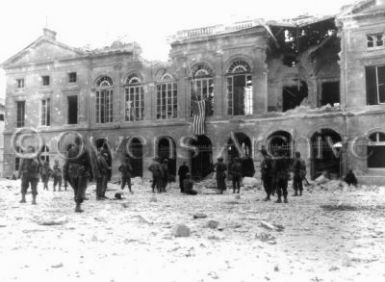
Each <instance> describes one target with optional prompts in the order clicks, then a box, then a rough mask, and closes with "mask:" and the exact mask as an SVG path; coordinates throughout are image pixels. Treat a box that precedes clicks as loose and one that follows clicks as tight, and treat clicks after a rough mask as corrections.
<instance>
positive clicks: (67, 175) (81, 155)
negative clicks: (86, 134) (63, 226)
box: [64, 146, 92, 212]
mask: <svg viewBox="0 0 385 282" xmlns="http://www.w3.org/2000/svg"><path fill="white" fill-rule="evenodd" d="M91 176H92V170H91V162H90V156H89V154H88V153H87V152H86V151H83V152H80V149H79V147H78V146H73V147H72V148H71V149H70V150H69V151H68V158H67V161H66V163H65V165H64V179H66V180H67V181H68V183H69V184H70V185H71V186H72V188H73V189H74V200H75V203H76V209H75V211H76V212H82V210H81V208H80V206H81V203H82V202H83V201H84V198H85V191H86V189H87V182H88V179H89V178H91Z"/></svg>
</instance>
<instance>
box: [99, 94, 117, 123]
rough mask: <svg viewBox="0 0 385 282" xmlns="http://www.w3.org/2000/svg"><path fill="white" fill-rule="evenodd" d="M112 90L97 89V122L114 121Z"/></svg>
mask: <svg viewBox="0 0 385 282" xmlns="http://www.w3.org/2000/svg"><path fill="white" fill-rule="evenodd" d="M112 120H113V117H112V90H110V89H103V90H100V91H96V122H97V123H108V122H112Z"/></svg>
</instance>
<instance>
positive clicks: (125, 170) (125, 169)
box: [119, 158, 132, 194]
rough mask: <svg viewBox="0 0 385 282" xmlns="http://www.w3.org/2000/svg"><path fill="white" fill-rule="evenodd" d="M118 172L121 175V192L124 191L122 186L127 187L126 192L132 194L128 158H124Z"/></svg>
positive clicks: (130, 169) (130, 168)
mask: <svg viewBox="0 0 385 282" xmlns="http://www.w3.org/2000/svg"><path fill="white" fill-rule="evenodd" d="M119 171H120V173H121V176H122V178H121V181H122V182H121V187H122V190H123V189H124V186H126V184H127V186H128V190H129V191H130V193H131V194H132V190H131V177H132V166H131V164H130V160H129V159H128V158H124V160H123V162H122V164H121V166H120V167H119Z"/></svg>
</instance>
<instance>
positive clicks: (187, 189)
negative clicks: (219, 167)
mask: <svg viewBox="0 0 385 282" xmlns="http://www.w3.org/2000/svg"><path fill="white" fill-rule="evenodd" d="M183 187H184V193H186V194H187V195H196V194H198V192H197V191H195V190H194V189H193V187H194V181H192V179H191V175H190V173H187V174H186V177H185V179H184V180H183Z"/></svg>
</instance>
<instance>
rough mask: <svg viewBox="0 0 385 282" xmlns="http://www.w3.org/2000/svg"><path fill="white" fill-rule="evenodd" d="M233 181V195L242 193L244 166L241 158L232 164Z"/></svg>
mask: <svg viewBox="0 0 385 282" xmlns="http://www.w3.org/2000/svg"><path fill="white" fill-rule="evenodd" d="M229 174H230V175H231V179H232V182H233V193H235V192H237V193H240V190H241V179H242V165H241V162H240V160H239V158H234V160H233V162H232V163H231V164H230V171H229Z"/></svg>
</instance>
